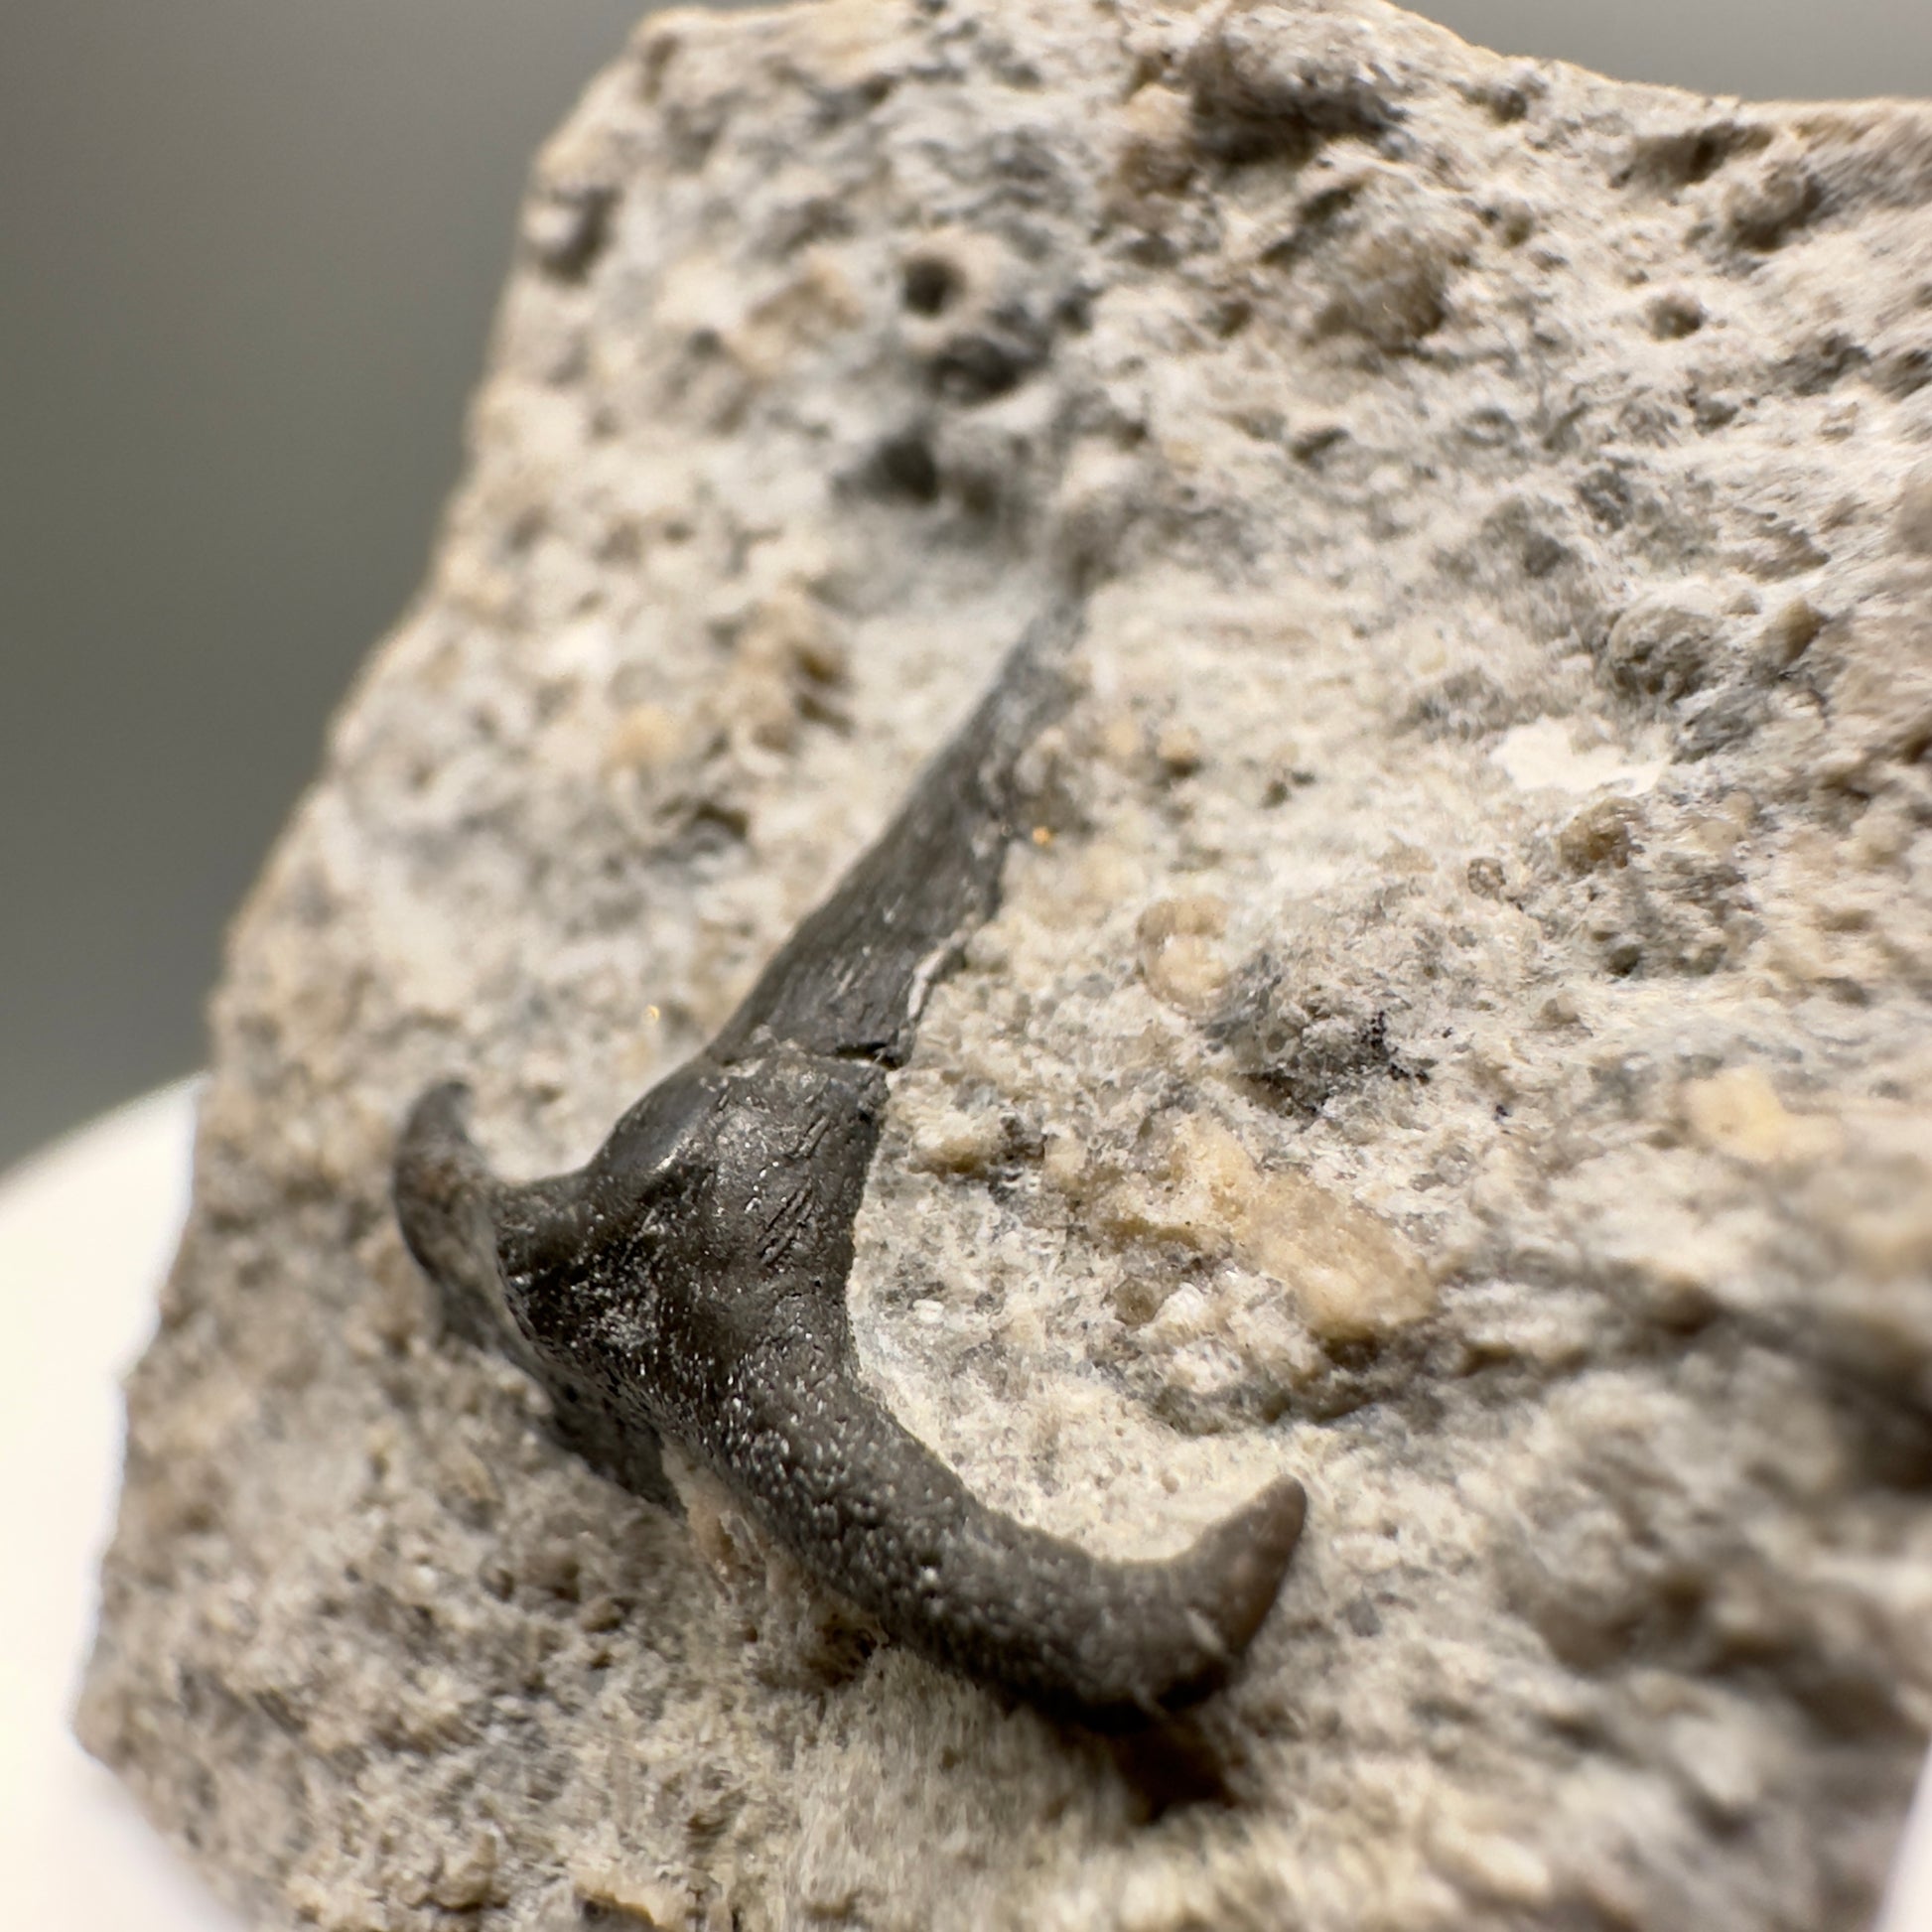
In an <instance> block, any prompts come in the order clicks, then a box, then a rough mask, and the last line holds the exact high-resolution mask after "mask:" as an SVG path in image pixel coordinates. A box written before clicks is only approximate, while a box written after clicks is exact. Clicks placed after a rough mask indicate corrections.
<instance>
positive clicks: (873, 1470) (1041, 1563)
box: [395, 624, 1305, 1723]
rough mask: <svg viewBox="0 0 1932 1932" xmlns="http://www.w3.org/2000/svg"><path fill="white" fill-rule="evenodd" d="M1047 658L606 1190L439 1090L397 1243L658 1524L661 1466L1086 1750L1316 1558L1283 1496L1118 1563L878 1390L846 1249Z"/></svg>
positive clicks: (1022, 677)
mask: <svg viewBox="0 0 1932 1932" xmlns="http://www.w3.org/2000/svg"><path fill="white" fill-rule="evenodd" d="M1066 629H1067V626H1066V625H1064V624H1055V625H1044V626H1041V627H1040V628H1039V629H1038V630H1037V631H1036V632H1035V634H1034V635H1033V636H1031V637H1030V638H1029V639H1028V640H1027V641H1026V642H1024V643H1022V644H1021V645H1020V646H1019V648H1018V649H1017V650H1016V651H1015V652H1014V653H1013V654H1012V656H1011V657H1009V659H1008V660H1007V663H1006V665H1005V666H1004V667H1003V669H1002V672H1001V674H1000V676H999V678H998V679H997V681H996V682H995V685H994V687H993V689H992V691H991V693H990V694H989V695H988V696H987V697H986V698H985V699H984V700H983V701H982V703H981V705H980V706H979V708H978V710H977V711H976V712H975V713H974V714H973V716H972V717H971V718H970V719H969V720H968V721H967V723H966V725H965V726H964V728H963V729H962V730H961V732H960V733H959V735H958V736H957V737H956V738H955V739H954V740H953V742H952V743H951V744H950V745H949V746H947V747H946V749H945V750H944V751H943V752H941V753H940V755H939V756H938V757H937V758H936V759H934V760H933V761H932V762H931V764H930V765H929V766H928V767H927V769H926V771H925V772H924V774H923V775H922V776H921V778H920V779H919V781H918V782H917V784H916V785H915V786H914V788H913V790H912V793H911V795H910V796H909V798H908V799H907V800H906V802H905V803H904V805H903V806H902V807H901V809H900V811H899V813H898V815H897V818H896V819H895V820H894V821H893V823H892V824H891V826H890V827H889V828H888V829H887V831H886V832H885V834H884V836H883V837H881V839H880V840H879V841H878V843H877V844H875V845H874V846H873V847H872V848H871V850H870V851H868V852H867V853H866V854H865V855H864V856H863V857H862V858H861V859H860V860H859V861H858V863H857V864H856V865H855V866H854V867H853V868H852V870H851V871H850V872H849V873H848V874H847V875H846V877H845V879H844V881H843V883H842V884H841V885H840V886H839V888H838V889H837V891H835V892H834V893H833V895H832V897H830V898H829V899H827V900H826V902H825V903H824V904H823V905H821V906H820V907H819V908H818V910H817V911H815V912H814V913H812V914H811V915H810V916H809V917H808V918H807V919H805V920H804V922H803V923H802V924H801V925H800V926H799V927H798V929H797V930H796V931H795V932H794V933H793V934H792V936H791V938H790V939H789V940H788V941H787V942H786V943H785V945H784V946H782V947H781V948H780V949H779V951H778V953H777V955H776V957H775V958H774V959H773V960H772V961H771V963H770V964H769V965H768V966H767V967H766V969H765V971H764V973H763V975H762V976H761V977H760V978H759V982H758V984H757V985H756V986H755V987H754V988H753V990H752V992H751V994H750V995H749V997H748V998H747V999H746V1000H745V1002H744V1004H743V1005H742V1006H741V1007H740V1008H739V1010H738V1012H737V1013H736V1014H735V1015H734V1016H733V1017H732V1019H731V1020H730V1021H729V1022H728V1023H727V1025H726V1026H725V1028H724V1030H723V1032H722V1033H720V1034H719V1035H718V1036H717V1037H716V1038H715V1039H714V1040H713V1041H712V1043H711V1045H710V1046H709V1048H708V1049H707V1050H705V1051H704V1052H702V1053H700V1054H698V1055H697V1056H696V1057H695V1058H694V1059H692V1060H691V1061H690V1062H688V1063H687V1064H686V1065H685V1066H683V1067H681V1068H680V1069H679V1070H678V1071H677V1072H675V1073H673V1074H672V1075H670V1076H669V1078H667V1079H665V1080H663V1081H662V1082H660V1083H659V1084H658V1085H657V1086H656V1087H654V1088H653V1089H652V1090H651V1091H650V1092H649V1093H647V1094H646V1095H645V1096H644V1097H643V1099H641V1100H640V1101H638V1103H637V1104H636V1105H635V1106H634V1107H632V1108H631V1109H630V1111H629V1112H628V1113H627V1114H625V1115H624V1116H623V1118H622V1119H621V1120H620V1121H619V1123H618V1124H617V1126H616V1128H614V1129H613V1131H612V1133H611V1136H610V1138H609V1139H608V1140H607V1141H606V1142H605V1144H604V1146H603V1147H602V1148H601V1149H600V1150H599V1151H598V1153H597V1154H596V1155H595V1156H594V1157H593V1158H592V1159H591V1161H590V1162H589V1163H588V1165H587V1166H585V1167H584V1168H582V1169H580V1170H579V1171H577V1172H576V1173H570V1174H564V1175H560V1176H558V1177H556V1178H554V1179H548V1180H538V1181H533V1182H529V1183H526V1184H522V1185H515V1184H510V1183H507V1182H504V1181H501V1180H498V1179H497V1178H496V1177H495V1176H494V1175H493V1174H492V1173H490V1172H489V1170H488V1168H487V1167H486V1166H485V1165H484V1163H483V1160H482V1158H481V1156H480V1155H479V1153H478V1152H477V1150H476V1148H475V1146H474V1145H473V1143H472V1142H471V1140H470V1139H469V1137H468V1134H467V1132H466V1130H465V1126H464V1111H465V1093H464V1090H463V1089H462V1088H461V1087H460V1086H456V1085H446V1086H440V1087H436V1088H433V1089H431V1090H430V1091H429V1092H428V1093H426V1094H425V1095H424V1096H423V1097H422V1098H421V1100H419V1101H418V1102H417V1104H416V1106H415V1108H414V1110H413V1111H412V1113H411V1115H410V1118H409V1121H408V1124H407V1126H406V1127H405V1129H404V1131H403V1135H402V1140H401V1145H400V1148H399V1150H398V1153H397V1157H396V1170H395V1198H396V1208H397V1213H398V1215H399V1217H400V1220H401V1223H402V1227H403V1231H404V1233H405V1235H406V1237H407V1239H408V1241H409V1245H410V1247H411V1249H412V1250H413V1251H414V1253H415V1254H416V1256H417V1258H418V1260H419V1261H420V1262H421V1263H422V1265H423V1266H424V1268H425V1269H426V1270H427V1271H428V1272H429V1274H430V1275H431V1276H432V1277H433V1278H434V1279H435V1281H436V1282H437V1284H438V1285H439V1287H440V1289H441V1291H442V1297H443V1302H444V1307H445V1310H446V1311H447V1313H448V1316H449V1318H450V1321H451V1324H452V1326H454V1327H455V1328H457V1329H458V1330H459V1331H461V1332H462V1333H464V1334H465V1335H467V1336H468V1337H469V1338H470V1339H472V1340H474V1341H479V1342H485V1343H493V1344H494V1345H496V1346H497V1347H499V1348H501V1349H502V1350H503V1352H504V1353H506V1354H507V1355H509V1356H510V1357H511V1358H512V1359H513V1360H515V1361H517V1362H518V1363H520V1364H521V1365H522V1366H523V1367H524V1368H525V1369H527V1370H528V1371H529V1372H530V1373H531V1374H532V1375H533V1376H535V1377H536V1379H537V1380H538V1381H539V1382H540V1383H541V1384H542V1385H543V1387H544V1388H545V1389H546V1390H547V1391H548V1393H549V1394H550V1396H551V1398H552V1401H553V1404H554V1409H555V1415H556V1420H557V1427H558V1430H559V1433H560V1434H561V1435H562V1436H563V1437H564V1439H565V1440H566V1441H567V1442H568V1443H569V1444H570V1445H571V1446H572V1447H573V1448H575V1449H578V1450H579V1451H580V1452H581V1453H583V1454H584V1455H585V1456H586V1457H587V1458H588V1459H589V1460H591V1461H592V1462H593V1463H595V1464H596V1465H597V1466H599V1467H600V1468H602V1469H603V1470H604V1471H605V1472H606V1473H607V1474H609V1475H611V1476H613V1477H614V1478H615V1479H617V1480H618V1481H620V1482H622V1483H623V1484H625V1485H626V1486H627V1487H629V1488H631V1489H633V1490H636V1491H638V1492H640V1493H643V1494H647V1495H653V1496H657V1497H659V1498H662V1497H664V1496H665V1495H666V1493H667V1492H666V1485H665V1482H664V1478H663V1474H662V1471H661V1468H660V1466H659V1461H658V1444H659V1442H660V1440H661V1439H663V1438H669V1439H670V1440H671V1441H673V1442H675V1443H676V1444H678V1445H679V1446H680V1447H681V1448H682V1449H685V1450H686V1451H687V1452H689V1453H690V1454H692V1455H693V1456H695V1457H696V1458H697V1459H698V1460H700V1461H701V1462H703V1463H705V1464H706V1465H708V1466H709V1467H710V1468H711V1469H712V1470H713V1472H714V1473H716V1474H717V1475H719V1476H720V1477H722V1478H723V1479H724V1480H725V1481H727V1482H728V1483H730V1484H731V1485H732V1486H733V1487H734V1488H735V1489H737V1490H738V1492H739V1493H740V1494H741V1495H743V1496H744V1497H745V1498H746V1499H747V1501H748V1502H750V1504H751V1505H752V1507H753V1508H754V1510H755V1511H756V1513H757V1514H758V1515H759V1518H760V1520H761V1521H762V1522H763V1524H764V1526H765V1528H766V1529H767V1530H768V1531H769V1532H770V1534H771V1535H773V1536H774V1537H775V1538H777V1539H778V1541H779V1542H781V1543H782V1544H784V1545H785V1546H786V1547H787V1548H788V1549H789V1550H790V1551H791V1552H792V1553H793V1554H794V1555H795V1556H796V1557H797V1558H798V1559H799V1560H800V1561H801V1562H802V1563H803V1564H804V1565H805V1566H806V1567H807V1568H808V1569H809V1570H810V1571H811V1572H812V1573H813V1574H814V1575H816V1576H817V1577H819V1578H820V1579H822V1580H823V1581H824V1582H826V1583H828V1584H831V1585H832V1586H834V1587H836V1588H838V1589H840V1590H842V1591H843V1592H844V1593H845V1594H846V1595H847V1596H849V1597H851V1598H852V1599H853V1600H854V1601H855V1602H857V1603H858V1604H859V1605H860V1606H861V1607H862V1608H864V1609H865V1610H867V1611H868V1612H870V1613H871V1615H872V1616H873V1617H875V1618H876V1619H877V1620H878V1622H879V1623H880V1624H881V1625H882V1626H883V1627H884V1628H885V1629H886V1630H887V1631H888V1632H889V1633H890V1634H891V1635H893V1636H895V1637H897V1638H899V1639H900V1640H901V1641H903V1642H905V1643H908V1644H911V1645H912V1646H914V1647H915V1648H917V1649H919V1650H921V1651H923V1652H925V1653H926V1654H927V1655H928V1656H931V1657H933V1658H936V1659H937V1660H939V1661H940V1662H941V1663H944V1664H947V1665H950V1666H951V1667H953V1668H954V1669H957V1670H960V1671H963V1672H965V1673H966V1674H968V1675H969V1676H973V1677H977V1678H981V1679H984V1680H988V1681H991V1682H994V1683H999V1684H1003V1685H1006V1686H1008V1687H1010V1688H1011V1689H1013V1690H1015V1691H1017V1692H1019V1693H1021V1694H1022V1695H1024V1696H1027V1697H1029V1698H1032V1699H1034V1700H1035V1701H1036V1702H1038V1703H1040V1704H1042V1705H1045V1706H1047V1707H1049V1708H1053V1709H1056V1710H1060V1711H1064V1712H1067V1713H1069V1714H1072V1715H1077V1716H1079V1717H1081V1718H1084V1719H1086V1720H1088V1721H1090V1722H1097V1723H1107V1722H1131V1721H1133V1720H1134V1719H1136V1718H1137V1717H1141V1716H1145V1715H1152V1714H1155V1713H1158V1712H1160V1711H1162V1710H1169V1709H1173V1708H1176V1707H1178V1706H1180V1705H1183V1704H1186V1703H1188V1702H1190V1701H1192V1700H1194V1699H1196V1698H1199V1697H1201V1696H1203V1695H1205V1694H1206V1693H1208V1692H1209V1691H1211V1690H1213V1689H1214V1688H1215V1687H1216V1686H1217V1685H1218V1684H1220V1683H1221V1682H1222V1681H1223V1680H1224V1679H1225V1677H1226V1675H1227V1673H1228V1671H1229V1669H1230V1668H1231V1667H1232V1666H1233V1664H1234V1663H1235V1662H1236V1661H1237V1660H1238V1659H1239V1657H1240V1655H1241V1653H1242V1652H1243V1650H1244V1649H1245V1648H1246V1646H1247V1644H1248V1642H1249V1641H1250V1639H1251V1638H1252V1637H1253V1635H1254V1633H1255V1631H1256V1629H1257V1628H1258V1626H1259V1625H1260V1623H1261V1621H1262V1619H1263V1617H1264V1616H1265V1615H1266V1614H1267V1612H1268V1609H1269V1606H1270V1605H1271V1604H1272V1603H1273V1601H1274V1599H1275V1595H1276V1592H1277V1590H1278V1589H1279V1587H1280V1585H1281V1581H1282V1577H1283V1575H1284V1573H1285V1571H1286V1569H1287V1566H1288V1563H1289V1559H1290V1557H1291V1556H1292V1554H1293V1552H1294V1548H1295V1544H1296V1541H1297V1538H1298V1537H1299V1535H1300V1533H1301V1528H1302V1519H1303V1513H1304V1508H1305V1499H1304V1495H1303V1491H1302V1487H1301V1485H1300V1483H1298V1482H1296V1481H1294V1480H1293V1479H1292V1478H1283V1479H1281V1480H1279V1481H1277V1482H1275V1483H1273V1484H1271V1485H1270V1486H1268V1487H1267V1488H1266V1489H1264V1490H1263V1491H1262V1493H1261V1494H1260V1495H1259V1496H1257V1497H1256V1498H1255V1499H1254V1500H1253V1501H1251V1502H1250V1503H1249V1504H1248V1505H1246V1506H1245V1507H1244V1508H1242V1509H1241V1510H1238V1511H1236V1512H1235V1513H1234V1514H1233V1515H1231V1516H1229V1517H1227V1518H1226V1519H1224V1520H1223V1521H1222V1522H1220V1523H1219V1524H1217V1525H1215V1526H1214V1527H1213V1528H1211V1529H1210V1530H1208V1531H1207V1532H1206V1533H1205V1534H1204V1535H1203V1536H1202V1537H1201V1538H1200V1539H1199V1540H1198V1541H1197V1542H1196V1543H1195V1544H1194V1545H1193V1547H1192V1548H1191V1549H1189V1550H1187V1551H1185V1552H1184V1553H1182V1554H1181V1555H1180V1556H1178V1557H1176V1558H1174V1559H1173V1560H1172V1561H1170V1562H1165V1563H1110V1562H1105V1561H1101V1560H1099V1559H1096V1558H1094V1557H1092V1556H1089V1555H1087V1554H1086V1553H1084V1552H1083V1551H1081V1550H1079V1549H1077V1548H1076V1547H1074V1546H1073V1545H1072V1544H1069V1543H1066V1542H1064V1541H1062V1540H1060V1539H1059V1538H1056V1537H1053V1536H1049V1535H1046V1534H1044V1533H1043V1532H1040V1531H1038V1530H1034V1529H1029V1528H1027V1527H1026V1526H1024V1525H1022V1524H1020V1523H1018V1522H1015V1521H1013V1520H1012V1519H1011V1518H1009V1517H1006V1516H1003V1515H1001V1514H999V1513H998V1512H996V1511H994V1510H992V1509H989V1508H988V1507H986V1506H985V1505H984V1504H982V1503H981V1502H979V1501H977V1500H976V1499H975V1498H974V1497H973V1495H972V1494H971V1493H970V1492H969V1491H968V1489H967V1488H966V1486H965V1484H964V1483H962V1482H961V1481H960V1480H959V1478H958V1477H957V1476H956V1475H955V1474H954V1473H953V1472H952V1471H951V1470H950V1469H949V1468H948V1467H946V1465H945V1464H944V1463H943V1462H941V1461H940V1460H939V1459H938V1458H937V1457H936V1456H934V1455H933V1454H932V1453H931V1451H930V1450H928V1449H926V1448H925V1447H924V1446H923V1445H922V1444H921V1443H919V1442H918V1441H917V1439H916V1438H914V1437H913V1436H911V1435H910V1434H908V1433H907V1432H906V1431H905V1430H904V1429H903V1428H901V1427H900V1426H899V1424H898V1423H897V1422H896V1421H895V1420H894V1419H893V1417H892V1416H891V1415H890V1414H889V1413H888V1412H887V1410H886V1409H885V1408H884V1407H883V1406H882V1405H881V1404H880V1403H879V1401H878V1400H877V1399H876V1398H875V1397H874V1396H873V1395H872V1394H871V1393H870V1392H869V1391H868V1390H867V1389H866V1387H865V1386H864V1384H863V1382H862V1380H861V1378H860V1375H859V1372H858V1369H857V1365H856V1362H855V1359H854V1352H853V1345H852V1336H851V1330H850V1326H849V1323H848V1320H847V1314H846V1307H845V1285H846V1278H847V1275H848V1274H849V1272H850V1270H851V1266H852V1254H853V1243H852V1224H853V1219H854V1216H855V1215H856V1214H857V1212H858V1210H859V1204H860V1201H861V1199H862V1197H863V1195H864V1192H865V1185H866V1173H867V1169H868V1167H869V1166H870V1164H871V1161H872V1156H873V1151H874V1149H875V1147H876V1146H877V1143H878V1139H879V1132H880V1121H881V1117H882V1115H883V1112H884V1109H885V1105H886V1099H887V1072H888V1070H889V1069H890V1068H893V1067H895V1066H898V1065H900V1064H902V1063H903V1061H904V1059H905V1057H906V1054H907V1052H908V1050H909V1048H910V1044H911V1039H912V1034H913V1030H914V1028H915V1027H916V1025H917V1023H918V1018H919V1013H920V1009H921V1007H922V1006H923V1004H924V1001H925V999H926V996H927V994H928V993H929V991H930V989H931V987H932V985H933V983H934V981H935V980H936V979H937V978H938V977H939V976H940V975H941V974H943V973H944V972H945V971H946V970H947V969H948V967H949V966H950V965H951V963H952V962H953V960H954V958H955V957H956V954H957V949H958V945H959V942H960V940H961V938H962V936H963V934H964V933H965V932H966V931H967V930H969V929H970V928H971V927H973V926H974V925H977V924H978V923H980V922H981V921H982V920H984V919H985V918H987V917H988V916H989V915H990V914H991V912H992V911H993V910H994V908H995V905H996V903H997V899H998V895H999V883H1000V870H1001V865H1002V861H1003V859H1004V856H1005V848H1006V843H1007V840H1008V838H1009V836H1010V834H1011V829H1012V824H1013V820H1014V818H1015V815H1016V812H1017V809H1018V807H1019V805H1020V804H1021V802H1022V797H1021V793H1022V787H1021V785H1020V782H1019V779H1018V776H1017V766H1018V762H1019V759H1020V757H1021V755H1022V753H1023V752H1024V751H1025V750H1026V748H1027V747H1028V745H1030V744H1031V743H1032V741H1033V739H1034V738H1035V735H1036V734H1037V732H1038V731H1039V729H1040V728H1041V726H1042V724H1043V723H1044V722H1045V721H1046V719H1047V718H1048V717H1049V716H1050V715H1052V714H1053V713H1054V712H1055V711H1056V710H1057V709H1058V708H1059V707H1060V706H1061V705H1062V704H1063V702H1064V677H1063V674H1062V671H1061V669H1060V665H1059V662H1058V651H1059V649H1060V647H1061V645H1062V643H1063V641H1064V635H1065V632H1066Z"/></svg>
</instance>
